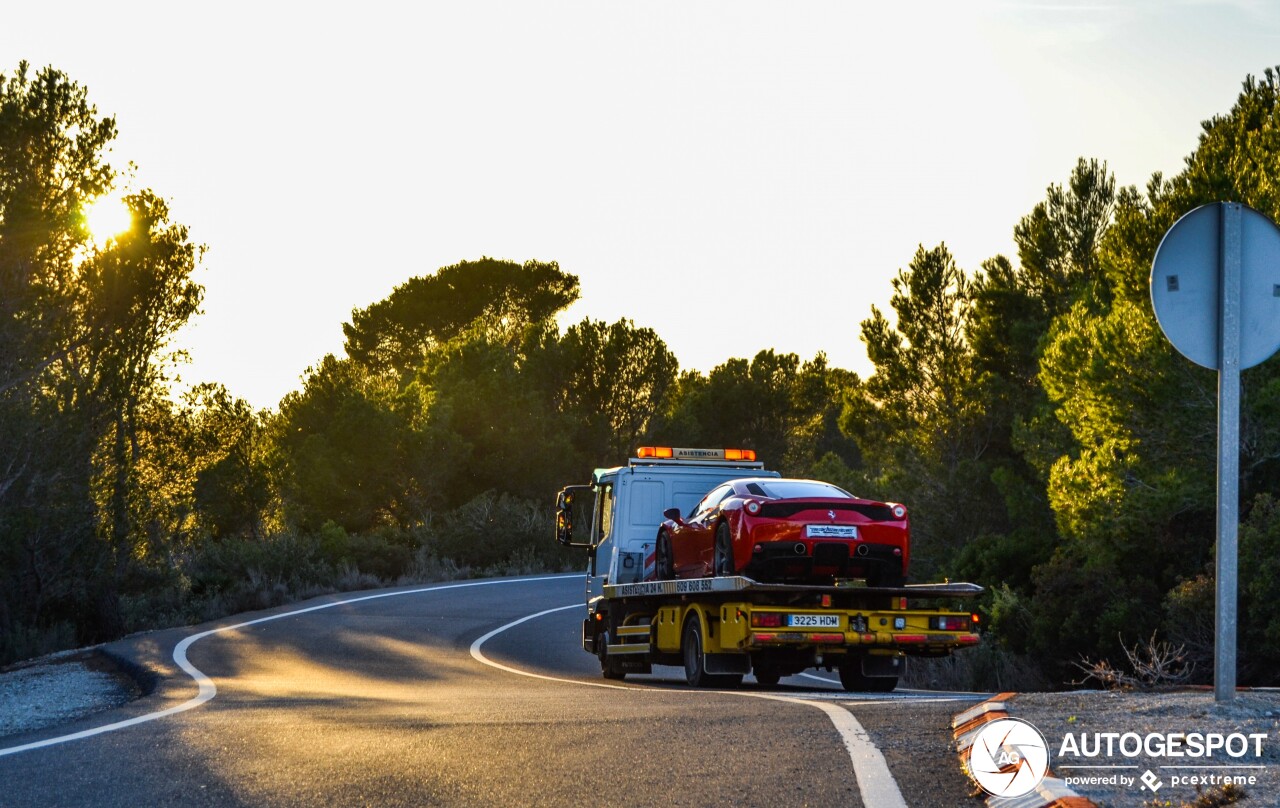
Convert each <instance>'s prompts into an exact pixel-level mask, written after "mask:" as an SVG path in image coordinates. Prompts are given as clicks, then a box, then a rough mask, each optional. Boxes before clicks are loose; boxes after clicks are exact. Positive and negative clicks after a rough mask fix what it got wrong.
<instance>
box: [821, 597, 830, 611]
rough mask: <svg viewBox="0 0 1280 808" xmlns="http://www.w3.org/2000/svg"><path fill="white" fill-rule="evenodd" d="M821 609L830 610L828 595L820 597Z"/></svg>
mask: <svg viewBox="0 0 1280 808" xmlns="http://www.w3.org/2000/svg"><path fill="white" fill-rule="evenodd" d="M822 608H824V609H830V608H831V596H830V595H823V596H822Z"/></svg>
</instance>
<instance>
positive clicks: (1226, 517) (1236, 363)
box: [1213, 202, 1241, 701]
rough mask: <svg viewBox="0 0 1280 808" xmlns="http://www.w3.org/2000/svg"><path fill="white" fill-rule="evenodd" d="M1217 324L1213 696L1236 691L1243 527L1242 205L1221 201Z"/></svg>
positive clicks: (1223, 696)
mask: <svg viewBox="0 0 1280 808" xmlns="http://www.w3.org/2000/svg"><path fill="white" fill-rule="evenodd" d="M1220 209H1221V211H1222V228H1221V231H1220V232H1221V234H1222V246H1221V250H1220V251H1219V259H1220V267H1219V273H1218V305H1219V318H1218V323H1219V327H1220V328H1221V333H1220V334H1219V345H1221V350H1222V353H1221V356H1220V357H1219V362H1218V553H1217V575H1216V581H1217V627H1216V629H1217V630H1216V631H1215V633H1214V671H1213V695H1214V699H1215V700H1216V701H1231V700H1232V699H1233V698H1235V693H1236V622H1237V621H1236V617H1237V607H1238V605H1237V595H1236V590H1237V585H1236V584H1237V579H1236V575H1237V567H1238V561H1237V547H1236V542H1237V534H1238V532H1239V526H1240V218H1241V213H1240V205H1239V204H1236V203H1230V202H1228V203H1222V204H1220Z"/></svg>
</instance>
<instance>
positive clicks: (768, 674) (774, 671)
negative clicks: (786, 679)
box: [751, 665, 782, 687]
mask: <svg viewBox="0 0 1280 808" xmlns="http://www.w3.org/2000/svg"><path fill="white" fill-rule="evenodd" d="M751 672H752V674H754V675H755V677H756V681H757V682H759V683H760V686H761V687H777V686H778V682H780V681H781V680H782V671H781V670H780V669H778V668H775V667H772V666H760V665H757V666H755V668H754V669H753V670H752V671H751Z"/></svg>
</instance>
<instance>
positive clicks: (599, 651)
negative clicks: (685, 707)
mask: <svg viewBox="0 0 1280 808" xmlns="http://www.w3.org/2000/svg"><path fill="white" fill-rule="evenodd" d="M666 451H667V453H668V456H667V457H664V458H656V459H655V458H653V457H651V456H642V457H637V458H633V459H632V460H631V461H630V462H629V463H628V465H626V466H620V467H617V468H611V469H597V470H596V471H595V473H594V474H593V475H592V482H591V484H590V485H582V486H569V487H567V488H565V489H564V490H562V491H561V492H560V495H559V497H558V500H557V509H556V510H557V520H556V521H557V527H556V537H557V540H558V541H560V543H561V544H565V545H567V546H574V547H582V548H584V549H586V550H587V552H588V559H589V563H588V570H587V588H586V589H587V591H586V602H587V617H586V619H585V621H584V622H583V627H582V647H583V649H584V650H585V651H587V652H589V653H592V654H594V655H595V656H597V657H598V658H599V659H600V665H601V671H602V673H603V675H604V676H605V678H608V679H622V678H624V677H625V676H626V675H627V674H628V673H649V672H651V669H652V666H653V665H674V666H683V668H684V672H685V679H686V681H687V682H688V683H689V684H690V685H691V686H694V687H733V686H736V685H738V684H740V683H741V682H742V678H743V676H745V675H746V674H748V673H750V674H752V675H753V676H754V677H755V679H756V681H757V682H759V683H760V684H761V685H764V686H773V685H776V684H777V683H778V681H779V679H781V677H783V676H791V675H794V674H797V673H800V672H802V671H804V670H806V669H809V668H818V669H825V670H832V671H838V672H839V675H840V681H841V683H842V684H843V685H844V687H845V689H846V690H850V691H869V692H887V691H891V690H893V689H894V688H895V687H896V686H897V683H898V679H899V677H900V676H901V674H902V673H903V671H904V670H905V660H906V659H907V658H908V657H913V656H914V657H940V656H947V655H949V654H951V653H953V652H954V651H956V650H958V649H961V648H965V647H969V646H973V645H976V644H977V643H978V641H979V636H978V633H977V627H978V615H977V614H974V613H972V612H968V611H959V610H957V609H955V608H943V607H942V606H951V605H952V604H954V603H956V602H957V601H959V600H961V599H965V598H972V597H975V596H977V595H979V594H981V592H982V587H980V586H978V585H976V584H970V583H950V582H947V583H932V584H906V585H903V586H892V587H870V586H866V585H864V583H863V582H862V581H858V580H834V581H832V584H831V585H808V584H792V583H763V582H758V581H755V580H752V579H751V578H749V577H746V576H743V575H732V576H719V577H709V578H685V579H676V580H656V579H655V576H654V572H653V566H654V565H653V554H654V550H653V548H654V544H655V540H656V536H657V533H658V529H659V525H660V523H661V521H662V519H663V511H664V510H667V509H668V508H673V507H674V508H684V507H687V506H688V505H690V504H692V503H696V502H697V501H698V500H699V499H700V498H701V497H702V495H703V494H705V493H706V492H707V491H709V490H711V489H712V488H714V487H715V486H717V485H720V484H722V483H723V482H725V481H726V480H732V479H739V478H747V477H751V478H760V477H769V476H775V477H776V476H778V475H777V473H776V472H770V471H765V470H764V468H763V465H762V464H761V463H758V462H755V461H754V456H753V455H750V454H749V453H746V452H744V451H743V450H707V449H696V450H681V449H674V450H670V449H669V450H666ZM680 453H688V454H687V455H686V456H685V457H683V458H682V457H680V456H679V455H680ZM716 453H719V454H718V456H717V455H716ZM638 454H642V455H651V454H652V450H650V451H649V452H645V451H643V450H642V451H641V452H638ZM726 454H730V456H731V457H733V458H735V459H727V458H726V457H725V455H726ZM744 456H745V457H749V459H742V458H744ZM576 524H583V525H584V526H586V525H588V524H589V526H590V529H589V534H588V536H587V537H585V538H583V539H578V538H577V537H575V535H574V527H575V525H576ZM933 604H942V606H938V605H933Z"/></svg>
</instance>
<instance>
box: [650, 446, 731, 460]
mask: <svg viewBox="0 0 1280 808" xmlns="http://www.w3.org/2000/svg"><path fill="white" fill-rule="evenodd" d="M636 457H638V458H640V459H641V460H646V459H651V458H652V459H671V460H734V461H743V460H746V461H752V462H754V461H755V459H756V450H755V449H679V448H672V447H670V446H641V447H640V448H639V449H636Z"/></svg>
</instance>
